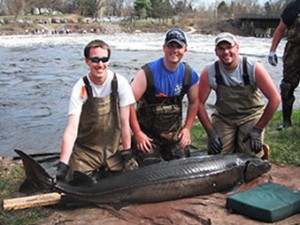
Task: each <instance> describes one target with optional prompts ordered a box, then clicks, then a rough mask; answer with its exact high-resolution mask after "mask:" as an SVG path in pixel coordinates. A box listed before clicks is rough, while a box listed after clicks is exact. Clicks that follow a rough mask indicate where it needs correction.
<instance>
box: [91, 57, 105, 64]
mask: <svg viewBox="0 0 300 225" xmlns="http://www.w3.org/2000/svg"><path fill="white" fill-rule="evenodd" d="M89 60H91V62H92V63H98V62H100V61H101V62H103V63H106V62H108V60H109V57H102V58H99V57H91V58H89Z"/></svg>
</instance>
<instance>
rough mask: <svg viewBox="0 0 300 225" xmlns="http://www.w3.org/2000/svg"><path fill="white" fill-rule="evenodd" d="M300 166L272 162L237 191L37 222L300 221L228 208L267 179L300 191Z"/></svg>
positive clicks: (65, 212) (68, 212)
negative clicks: (261, 216) (230, 200)
mask: <svg viewBox="0 0 300 225" xmlns="http://www.w3.org/2000/svg"><path fill="white" fill-rule="evenodd" d="M299 178H300V167H294V166H287V165H278V164H272V169H271V170H270V171H269V172H268V173H267V174H264V175H263V176H261V177H259V178H257V179H255V180H253V181H251V182H249V183H247V184H245V185H242V186H241V187H240V188H239V189H238V190H236V191H235V192H234V193H229V194H228V193H227V194H221V193H215V194H211V195H206V196H196V197H192V198H185V199H179V200H175V201H167V202H161V203H155V204H142V205H131V206H127V207H125V208H122V209H120V210H115V209H114V208H112V207H111V206H108V205H102V206H91V205H90V206H81V207H69V208H64V209H60V210H58V211H56V212H55V213H54V214H52V215H51V216H50V217H48V218H44V219H42V220H40V221H38V222H36V223H35V224H39V225H53V224H56V225H81V224H84V225H85V224H90V225H96V224H97V225H98V224H101V225H129V224H130V225H132V224H137V225H183V224H189V225H194V224H195V225H196V224H201V225H210V224H216V225H219V224H222V225H237V224H243V225H252V224H255V225H256V224H276V225H296V224H300V213H298V214H295V215H293V216H290V217H288V218H286V219H283V220H281V221H278V222H275V223H263V222H260V221H256V220H252V219H250V218H247V217H244V216H242V215H238V214H232V213H230V212H229V211H228V210H227V209H226V208H225V204H226V198H227V197H228V196H230V195H232V194H236V193H238V192H242V191H245V190H247V189H249V188H253V187H256V186H257V185H261V184H264V183H267V182H273V183H276V184H280V185H283V186H286V187H288V188H292V189H295V190H300V179H299Z"/></svg>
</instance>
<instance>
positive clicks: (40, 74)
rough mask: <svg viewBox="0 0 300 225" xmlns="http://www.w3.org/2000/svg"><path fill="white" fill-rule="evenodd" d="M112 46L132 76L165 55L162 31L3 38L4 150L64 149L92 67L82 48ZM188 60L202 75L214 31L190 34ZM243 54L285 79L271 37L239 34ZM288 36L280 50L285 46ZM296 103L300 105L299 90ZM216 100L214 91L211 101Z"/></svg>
mask: <svg viewBox="0 0 300 225" xmlns="http://www.w3.org/2000/svg"><path fill="white" fill-rule="evenodd" d="M96 38H97V39H102V40H104V41H106V42H107V43H108V44H109V45H110V46H111V48H112V56H111V63H110V68H111V69H112V70H113V71H116V72H118V73H120V74H122V75H124V76H126V77H127V78H128V81H130V80H131V79H132V78H133V77H134V75H135V73H136V72H137V71H138V69H139V68H140V67H141V66H142V65H143V64H144V63H146V62H148V61H151V60H154V59H156V58H157V57H160V56H162V44H163V39H164V34H162V33H147V34H146V33H136V34H125V33H121V34H113V35H112V34H110V35H108V34H103V35H99V34H85V35H80V34H71V35H45V36H44V35H28V36H1V37H0V52H1V63H0V91H1V98H0V99H1V100H0V155H2V156H5V157H7V156H13V155H15V153H14V149H21V150H25V151H26V152H28V153H44V152H59V151H60V145H61V137H62V134H63V131H64V129H65V126H66V123H67V119H68V117H67V112H68V104H69V97H70V94H71V89H72V86H73V85H74V83H75V82H76V81H77V80H78V79H79V78H80V77H82V76H83V75H85V74H86V73H87V71H88V67H87V66H86V65H85V63H84V59H83V48H84V46H85V45H86V44H87V43H88V42H89V41H91V40H93V39H96ZM188 38H189V45H188V49H189V51H188V53H187V54H186V56H185V58H184V61H186V62H188V63H189V64H190V65H191V66H193V67H194V69H195V70H196V71H197V72H198V73H199V74H200V73H201V71H202V69H203V68H204V67H205V65H206V64H207V63H210V62H212V61H214V60H215V59H216V56H215V54H214V38H215V37H214V36H211V35H200V34H188ZM238 40H239V43H240V53H241V54H242V55H247V56H248V57H253V58H256V59H258V60H260V61H261V62H262V63H263V64H264V65H265V67H266V68H267V70H268V71H269V73H270V75H271V77H272V78H273V80H274V82H275V84H276V86H277V87H279V83H280V80H281V71H282V62H281V57H280V60H279V64H278V66H277V67H272V66H270V65H269V64H268V63H267V54H268V52H269V47H270V45H271V39H270V38H254V37H238ZM284 45H285V41H284V40H283V41H282V42H281V43H280V45H279V47H278V50H277V53H278V55H279V56H281V55H282V53H283V50H284ZM296 95H297V99H296V101H297V102H296V105H295V107H299V106H300V104H299V99H300V98H299V96H298V95H299V92H296ZM213 103H214V96H213V95H212V96H211V97H210V99H209V100H208V104H213Z"/></svg>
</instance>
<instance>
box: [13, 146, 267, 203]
mask: <svg viewBox="0 0 300 225" xmlns="http://www.w3.org/2000/svg"><path fill="white" fill-rule="evenodd" d="M15 151H16V152H17V153H18V155H19V156H20V157H21V159H22V161H23V165H24V169H25V173H26V176H27V179H30V180H31V181H32V182H34V183H35V184H36V185H38V186H40V187H43V188H46V189H49V190H54V191H57V192H60V193H64V194H65V195H66V196H68V197H70V198H71V199H76V200H80V201H83V202H91V203H97V204H120V203H127V204H133V203H151V202H161V201H168V200H175V199H179V198H185V197H191V196H196V195H207V194H211V193H214V192H223V191H229V190H232V189H233V188H235V187H237V185H241V184H243V183H244V182H249V181H251V180H253V179H255V178H257V177H259V176H261V175H262V174H263V173H266V172H268V171H269V170H270V168H271V165H270V164H269V163H268V162H265V161H263V160H261V159H259V158H257V157H255V156H250V155H248V154H244V153H238V154H232V155H205V156H195V157H190V158H186V159H176V160H172V161H168V162H161V163H157V164H152V165H148V166H144V167H141V168H139V169H137V170H133V171H126V172H122V173H120V174H117V175H114V176H111V177H108V178H104V179H102V180H99V181H98V182H96V183H90V184H85V185H84V184H83V185H80V186H72V185H70V184H68V183H67V182H64V181H55V179H54V178H53V177H52V176H51V175H50V174H49V173H48V172H47V171H46V170H45V169H44V168H43V167H42V166H41V165H40V164H39V163H37V162H36V161H35V160H34V159H33V158H32V157H31V156H29V155H27V154H26V153H24V152H22V151H20V150H15Z"/></svg>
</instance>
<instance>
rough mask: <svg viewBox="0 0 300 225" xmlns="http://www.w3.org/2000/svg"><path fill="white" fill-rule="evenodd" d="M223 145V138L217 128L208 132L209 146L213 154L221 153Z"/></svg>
mask: <svg viewBox="0 0 300 225" xmlns="http://www.w3.org/2000/svg"><path fill="white" fill-rule="evenodd" d="M222 147H223V143H222V140H221V138H220V136H219V135H218V134H217V132H216V131H215V130H211V131H209V132H208V148H209V149H210V150H211V152H212V153H213V154H220V152H221V150H222Z"/></svg>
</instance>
